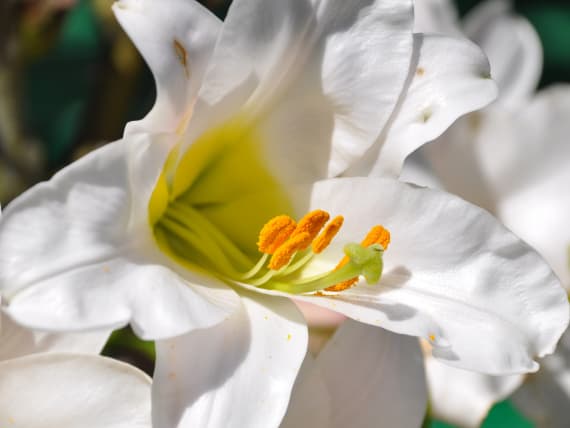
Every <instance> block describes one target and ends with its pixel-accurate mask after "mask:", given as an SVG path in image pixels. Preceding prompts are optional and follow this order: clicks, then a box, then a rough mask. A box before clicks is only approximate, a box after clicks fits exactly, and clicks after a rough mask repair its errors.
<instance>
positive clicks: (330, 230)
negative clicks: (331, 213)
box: [311, 215, 344, 254]
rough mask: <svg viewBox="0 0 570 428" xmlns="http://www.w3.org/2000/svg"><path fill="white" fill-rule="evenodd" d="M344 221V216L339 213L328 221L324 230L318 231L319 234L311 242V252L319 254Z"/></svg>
mask: <svg viewBox="0 0 570 428" xmlns="http://www.w3.org/2000/svg"><path fill="white" fill-rule="evenodd" d="M343 223H344V217H343V216H341V215H339V216H337V217H335V218H333V219H332V220H331V221H330V222H328V223H327V225H326V226H325V228H324V230H323V231H322V232H321V233H320V235H319V236H317V237H316V238H315V240H314V241H313V243H312V244H311V249H312V250H313V253H315V254H319V253H322V252H323V251H324V250H325V248H327V247H328V246H329V245H330V243H331V241H332V240H333V239H334V237H335V236H336V234H337V233H338V231H339V230H340V228H341V227H342V224H343Z"/></svg>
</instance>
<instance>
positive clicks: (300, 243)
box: [268, 232, 311, 270]
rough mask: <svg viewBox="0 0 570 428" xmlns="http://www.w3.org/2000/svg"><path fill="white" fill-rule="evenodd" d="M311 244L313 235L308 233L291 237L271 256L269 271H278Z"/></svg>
mask: <svg viewBox="0 0 570 428" xmlns="http://www.w3.org/2000/svg"><path fill="white" fill-rule="evenodd" d="M310 244H311V235H309V234H308V233H307V232H303V233H300V234H298V235H294V236H291V238H289V240H288V241H287V242H285V243H284V244H283V245H281V246H280V247H279V248H278V249H277V250H276V251H275V252H274V253H273V255H272V256H271V260H270V261H269V265H268V267H269V269H272V270H278V269H281V268H282V267H283V266H285V265H287V263H289V261H290V260H291V258H292V257H293V255H294V254H295V253H296V252H297V251H300V250H303V249H305V248H307V247H308V246H309V245H310Z"/></svg>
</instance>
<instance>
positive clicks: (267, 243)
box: [257, 215, 296, 254]
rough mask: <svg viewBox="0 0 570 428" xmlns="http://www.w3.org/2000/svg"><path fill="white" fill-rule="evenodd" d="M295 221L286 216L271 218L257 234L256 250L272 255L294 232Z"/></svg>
mask: <svg viewBox="0 0 570 428" xmlns="http://www.w3.org/2000/svg"><path fill="white" fill-rule="evenodd" d="M295 228H296V224H295V220H293V219H292V218H291V217H289V216H286V215H280V216H277V217H273V218H272V219H271V220H269V221H268V222H267V223H266V224H265V225H264V226H263V227H262V228H261V231H260V232H259V239H258V241H257V248H259V251H261V252H262V253H266V254H273V253H274V252H275V251H276V250H277V248H279V247H280V246H281V245H283V243H284V242H285V241H287V239H289V237H290V236H291V234H292V233H293V232H294V231H295Z"/></svg>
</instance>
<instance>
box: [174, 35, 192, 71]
mask: <svg viewBox="0 0 570 428" xmlns="http://www.w3.org/2000/svg"><path fill="white" fill-rule="evenodd" d="M173 44H174V52H175V53H176V56H177V57H178V60H179V61H180V64H182V67H184V75H185V76H186V78H187V79H189V78H190V68H189V65H188V52H187V51H186V49H185V48H184V46H182V43H180V42H179V41H178V40H177V39H174V42H173Z"/></svg>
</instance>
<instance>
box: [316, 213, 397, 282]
mask: <svg viewBox="0 0 570 428" xmlns="http://www.w3.org/2000/svg"><path fill="white" fill-rule="evenodd" d="M374 244H378V245H381V246H382V248H384V250H386V249H387V248H388V245H389V244H390V232H389V231H388V229H385V228H384V227H383V226H381V225H379V224H378V225H376V226H374V227H373V228H372V229H370V230H369V231H368V233H367V234H366V236H365V237H364V239H363V240H362V242H361V243H360V245H361V246H363V247H364V248H366V247H370V246H371V245H374ZM349 260H350V259H349V258H348V256H344V257H343V258H342V259H341V261H340V262H338V265H336V267H335V269H334V270H335V271H336V270H339V269H340V268H342V267H343V266H344V265H346V264H347V263H348V262H349ZM357 282H358V277H355V278H351V279H348V280H346V281H342V282H339V283H338V284H335V285H333V286H331V287H328V288H326V289H325V290H326V291H336V292H338V291H343V290H346V289H347V288H350V287H352V286H353V285H354V284H356V283H357Z"/></svg>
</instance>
